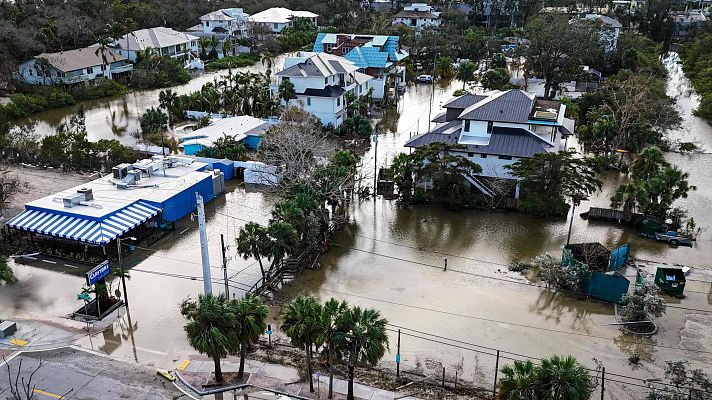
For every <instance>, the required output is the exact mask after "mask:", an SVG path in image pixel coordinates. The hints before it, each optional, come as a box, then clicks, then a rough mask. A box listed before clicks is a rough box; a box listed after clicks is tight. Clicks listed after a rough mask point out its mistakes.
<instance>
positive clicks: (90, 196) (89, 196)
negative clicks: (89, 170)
mask: <svg viewBox="0 0 712 400" xmlns="http://www.w3.org/2000/svg"><path fill="white" fill-rule="evenodd" d="M77 193H79V194H81V195H83V196H84V201H91V200H94V193H92V190H91V188H81V189H77Z"/></svg>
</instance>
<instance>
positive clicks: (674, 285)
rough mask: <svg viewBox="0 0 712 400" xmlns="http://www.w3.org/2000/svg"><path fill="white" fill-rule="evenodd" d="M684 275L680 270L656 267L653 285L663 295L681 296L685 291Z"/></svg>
mask: <svg viewBox="0 0 712 400" xmlns="http://www.w3.org/2000/svg"><path fill="white" fill-rule="evenodd" d="M685 281H686V279H685V274H684V273H683V272H682V268H675V267H658V270H657V271H656V272H655V284H656V285H657V286H658V287H659V288H660V290H662V291H663V293H667V294H671V295H675V296H682V293H683V292H684V291H685Z"/></svg>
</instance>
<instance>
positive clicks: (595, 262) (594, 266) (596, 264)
mask: <svg viewBox="0 0 712 400" xmlns="http://www.w3.org/2000/svg"><path fill="white" fill-rule="evenodd" d="M629 253H630V243H626V244H624V245H623V246H620V247H618V248H616V249H614V250H613V251H610V250H608V248H606V247H605V246H603V245H602V244H600V243H578V244H569V245H566V246H564V249H563V252H562V257H561V263H562V265H563V266H564V267H566V266H573V265H574V263H576V262H579V263H582V264H586V265H588V267H589V273H588V276H586V277H584V279H583V280H582V282H581V290H582V291H583V293H585V294H586V295H587V296H590V297H593V298H596V299H599V300H603V301H608V302H611V303H618V304H620V303H621V302H622V301H623V296H624V295H625V294H626V293H628V287H629V286H630V282H629V281H628V279H627V278H626V277H625V276H623V275H621V274H619V273H617V272H616V270H617V269H619V268H621V267H622V266H623V265H625V262H626V261H627V260H628V255H629Z"/></svg>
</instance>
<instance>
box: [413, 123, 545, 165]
mask: <svg viewBox="0 0 712 400" xmlns="http://www.w3.org/2000/svg"><path fill="white" fill-rule="evenodd" d="M453 122H454V121H453ZM444 125H450V123H448V124H444ZM443 131H448V129H447V128H445V129H442V130H440V131H438V130H437V129H434V130H433V131H432V132H428V133H424V134H421V135H418V136H415V137H414V138H412V139H410V140H409V141H408V142H406V144H405V146H406V147H416V148H417V147H421V146H427V145H429V144H430V143H434V142H443V143H448V144H457V140H458V138H459V137H460V131H459V129H458V130H456V131H454V132H452V131H450V132H452V133H450V134H446V133H441V132H443ZM465 147H466V148H465V149H463V151H467V152H472V153H478V154H488V155H495V156H509V157H533V156H534V155H536V154H539V153H544V152H546V151H547V148H549V147H550V146H549V145H548V144H546V143H545V142H544V141H543V140H542V139H539V138H537V137H535V136H534V135H533V134H532V133H530V132H527V131H526V130H525V129H521V128H503V127H494V128H493V130H492V136H491V137H490V141H489V143H488V144H486V145H473V144H468V145H466V146H465Z"/></svg>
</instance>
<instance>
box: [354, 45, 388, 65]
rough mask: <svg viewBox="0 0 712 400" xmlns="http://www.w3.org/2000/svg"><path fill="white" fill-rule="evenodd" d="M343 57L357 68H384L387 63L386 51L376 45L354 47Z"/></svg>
mask: <svg viewBox="0 0 712 400" xmlns="http://www.w3.org/2000/svg"><path fill="white" fill-rule="evenodd" d="M344 57H345V58H346V59H347V60H349V61H351V62H353V63H354V64H355V65H356V66H357V67H359V68H368V67H372V68H386V64H387V63H388V53H384V52H382V51H380V50H378V49H377V48H376V47H355V48H354V49H352V50H351V51H349V52H348V53H347V54H346V56H344Z"/></svg>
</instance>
